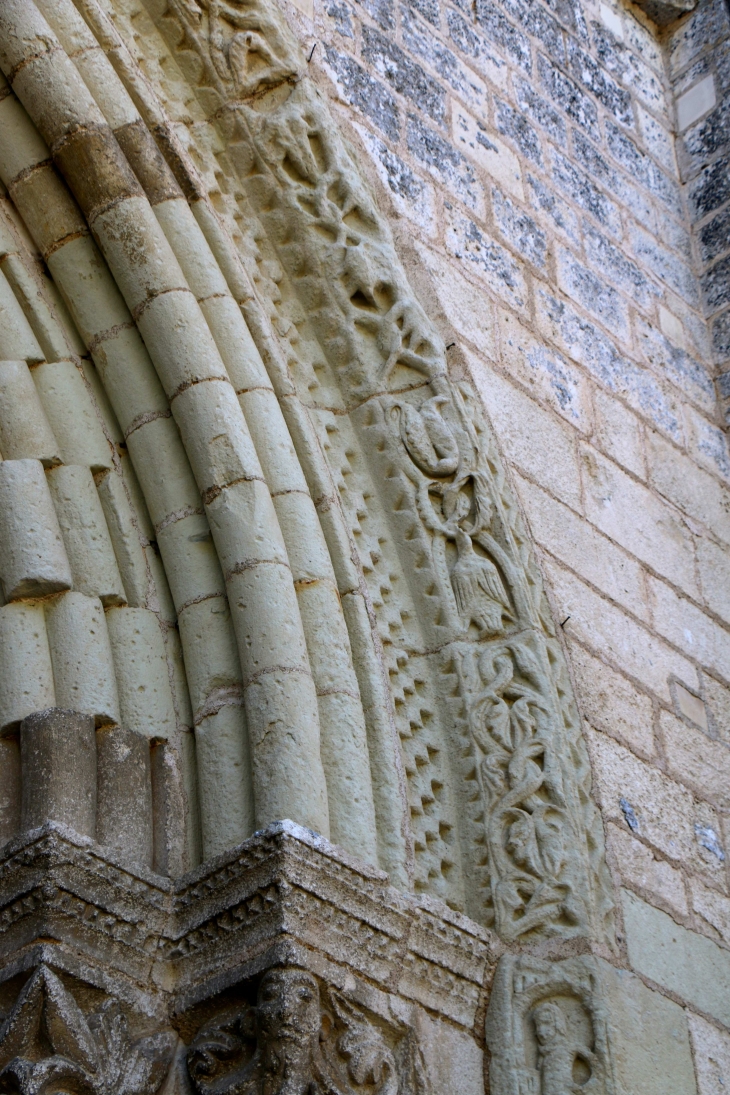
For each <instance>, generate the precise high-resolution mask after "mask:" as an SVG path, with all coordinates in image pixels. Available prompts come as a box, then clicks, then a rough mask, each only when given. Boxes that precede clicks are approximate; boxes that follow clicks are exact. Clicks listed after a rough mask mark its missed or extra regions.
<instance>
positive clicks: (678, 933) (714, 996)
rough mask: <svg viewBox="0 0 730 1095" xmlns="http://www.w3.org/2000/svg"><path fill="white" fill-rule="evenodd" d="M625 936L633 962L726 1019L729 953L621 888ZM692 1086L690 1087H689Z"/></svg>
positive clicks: (729, 1015)
mask: <svg viewBox="0 0 730 1095" xmlns="http://www.w3.org/2000/svg"><path fill="white" fill-rule="evenodd" d="M622 904H623V910H624V925H625V928H626V942H627V944H628V949H629V961H630V962H631V965H632V966H633V968H634V969H635V970H636V971H637V972H638V973H641V974H643V975H644V976H645V977H648V978H650V979H651V980H652V981H654V982H656V984H658V985H660V986H662V987H664V988H666V989H669V990H670V991H672V992H675V993H677V995H678V996H679V997H680V999H683V1000H686V1001H687V1002H688V1003H689V1004H690V1005H693V1006H694V1007H696V1008H698V1009H699V1010H700V1011H704V1012H706V1013H707V1014H709V1015H712V1016H714V1018H716V1019H718V1020H719V1021H720V1022H721V1023H724V1024H725V1025H726V1026H728V1025H730V954H728V952H727V951H726V950H723V949H722V948H721V947H718V945H717V943H713V941H712V940H711V939H708V938H707V937H706V936H703V935H696V934H695V933H694V932H691V931H688V930H687V928H683V927H680V925H679V924H675V922H674V921H673V920H672V919H671V917H669V916H667V914H666V913H663V912H660V911H659V910H658V909H654V908H652V906H651V905H647V904H646V903H645V902H644V901H641V900H640V899H639V898H638V897H635V896H634V895H633V894H631V893H629V892H628V891H627V890H624V891H623V893H622ZM690 1090H691V1089H690Z"/></svg>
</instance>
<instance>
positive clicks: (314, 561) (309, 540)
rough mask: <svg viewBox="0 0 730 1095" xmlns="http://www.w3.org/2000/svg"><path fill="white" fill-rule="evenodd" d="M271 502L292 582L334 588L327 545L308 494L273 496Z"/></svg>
mask: <svg viewBox="0 0 730 1095" xmlns="http://www.w3.org/2000/svg"><path fill="white" fill-rule="evenodd" d="M273 501H274V509H275V510H276V515H277V517H278V518H279V527H280V529H281V532H282V535H283V537H284V543H285V544H286V553H287V556H288V559H289V566H290V567H291V571H292V574H293V575H294V581H295V582H309V581H316V580H318V579H324V580H325V581H329V582H330V583H331V584H332V585H334V578H335V576H334V573H333V570H332V562H331V560H330V556H329V552H328V551H327V543H326V541H325V538H324V535H323V533H322V528H321V526H320V523H319V517H318V516H317V511H316V509H315V508H314V503H313V502H312V499H311V498H310V497H309V494H303V493H301V492H300V491H287V492H286V494H276V495H274V500H273Z"/></svg>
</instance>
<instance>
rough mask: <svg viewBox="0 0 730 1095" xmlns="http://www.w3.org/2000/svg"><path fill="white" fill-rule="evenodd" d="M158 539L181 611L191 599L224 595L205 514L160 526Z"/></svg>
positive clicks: (218, 565)
mask: <svg viewBox="0 0 730 1095" xmlns="http://www.w3.org/2000/svg"><path fill="white" fill-rule="evenodd" d="M157 542H158V544H159V546H160V552H161V553H162V558H163V561H164V564H165V573H166V575H167V580H168V582H169V583H170V591H171V593H172V598H173V601H174V603H175V607H176V608H177V610H178V611H180V609H181V608H182V607H183V606H184V605H186V604H189V603H190V602H191V601H193V600H196V599H202V598H205V597H216V596H225V583H224V581H223V575H222V574H221V568H220V563H219V562H218V556H217V554H216V550H215V546H214V544H213V537H212V535H211V531H210V525H209V524H208V521H207V519H206V517H205V515H204V514H202V513H194V514H191V516H189V517H183V518H181V519H180V520H179V521H174V522H173V523H172V524H170V525H166V526H165V528H163V529H160V531H159V533H158V535H157Z"/></svg>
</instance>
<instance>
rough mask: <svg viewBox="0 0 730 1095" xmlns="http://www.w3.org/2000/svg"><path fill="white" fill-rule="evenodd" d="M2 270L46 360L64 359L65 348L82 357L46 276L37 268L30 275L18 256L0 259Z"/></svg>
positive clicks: (65, 314) (10, 255) (66, 351)
mask: <svg viewBox="0 0 730 1095" xmlns="http://www.w3.org/2000/svg"><path fill="white" fill-rule="evenodd" d="M2 270H3V273H4V274H5V277H6V278H7V279H8V281H9V283H10V285H11V286H12V289H13V292H14V293H15V297H16V299H17V301H18V303H19V304H20V307H21V308H22V309H23V312H24V313H25V316H26V319H27V320H28V322H29V323H30V325H31V327H32V328H33V334H34V335H35V336H36V338H37V339H38V344H39V346H40V348H41V350H42V351H43V353H44V355H45V358H46V361H57V360H59V359H60V358H64V357H67V356H68V352H69V347H70V348H71V349H72V350H73V351H75V352H76V353H77V354H83V353H84V350H85V347H84V345H83V343H82V342H81V340H80V339H79V337H78V333H77V332H75V331H74V330H73V324H72V321H71V318H70V316H69V315H68V311H67V309H66V306H65V304H64V303H63V301H62V300H61V297H60V296H59V293H58V289H57V288H56V286H55V285H54V283H53V282H52V281H51V279H50V278H49V277H48V276H47V274H45V273H43V272H40V271H38V269H36V270H34V271H33V273H31V271H30V269H29V268H28V266H26V264H25V262H24V260H23V259H22V258H21V257H20V255H19V254H9V255H6V256H5V257H4V259H3V260H2ZM48 298H50V302H49V299H48ZM59 320H60V322H59Z"/></svg>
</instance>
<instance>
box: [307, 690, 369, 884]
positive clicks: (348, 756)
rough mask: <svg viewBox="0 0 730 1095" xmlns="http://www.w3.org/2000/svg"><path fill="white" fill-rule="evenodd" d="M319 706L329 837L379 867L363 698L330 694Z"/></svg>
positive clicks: (320, 697) (345, 694)
mask: <svg viewBox="0 0 730 1095" xmlns="http://www.w3.org/2000/svg"><path fill="white" fill-rule="evenodd" d="M318 704H319V723H320V740H321V746H320V752H321V755H322V767H323V768H324V774H325V778H326V781H327V801H328V803H329V818H330V839H331V840H332V841H333V842H334V843H335V844H339V845H340V846H341V847H343V848H346V849H347V851H348V852H351V853H352V854H353V855H356V856H359V858H360V859H362V860H363V861H364V862H365V863H372V864H374V865H375V866H377V865H378V834H377V826H376V823H375V806H374V804H373V788H372V783H371V780H370V757H369V755H368V743H367V733H366V730H365V718H364V716H363V711H362V705H361V704H360V699H359V697H357V696H351V695H348V694H347V693H345V692H330V693H328V694H326V695H321V694H320V695H319V696H318Z"/></svg>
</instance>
